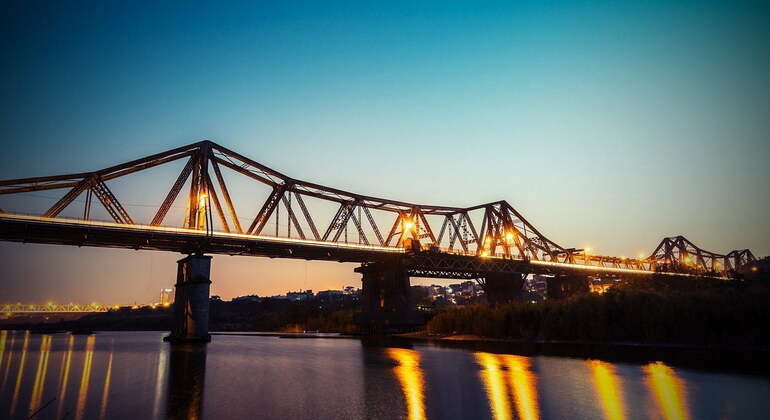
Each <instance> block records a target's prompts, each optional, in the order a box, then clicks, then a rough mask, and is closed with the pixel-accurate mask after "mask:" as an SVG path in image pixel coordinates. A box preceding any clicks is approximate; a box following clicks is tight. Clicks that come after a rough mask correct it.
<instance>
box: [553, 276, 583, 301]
mask: <svg viewBox="0 0 770 420" xmlns="http://www.w3.org/2000/svg"><path fill="white" fill-rule="evenodd" d="M547 288H548V299H563V298H568V297H570V296H573V295H576V294H580V293H587V292H588V277H587V276H576V275H569V276H556V277H553V278H549V279H548V284H547Z"/></svg>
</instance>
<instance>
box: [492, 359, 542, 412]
mask: <svg viewBox="0 0 770 420" xmlns="http://www.w3.org/2000/svg"><path fill="white" fill-rule="evenodd" d="M499 357H500V359H502V361H503V363H504V364H505V366H506V367H508V380H509V384H510V386H511V396H512V397H513V402H514V403H515V404H516V413H517V414H518V415H519V419H521V420H536V419H539V418H540V407H539V405H538V403H537V377H535V374H534V373H533V372H532V371H531V370H530V369H529V367H530V364H531V359H530V358H529V357H524V356H512V355H502V356H499Z"/></svg>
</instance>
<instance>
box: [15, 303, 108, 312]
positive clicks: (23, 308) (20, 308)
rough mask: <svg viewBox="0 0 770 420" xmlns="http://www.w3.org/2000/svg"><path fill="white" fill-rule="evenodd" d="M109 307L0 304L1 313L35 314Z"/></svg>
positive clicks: (104, 309)
mask: <svg viewBox="0 0 770 420" xmlns="http://www.w3.org/2000/svg"><path fill="white" fill-rule="evenodd" d="M109 310H110V307H108V306H106V305H101V304H98V303H89V304H86V305H84V304H78V303H65V304H59V303H46V304H34V303H33V304H27V303H23V304H22V303H14V304H2V305H0V313H2V314H36V313H57V314H64V313H88V312H107V311H109Z"/></svg>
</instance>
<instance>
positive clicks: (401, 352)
mask: <svg viewBox="0 0 770 420" xmlns="http://www.w3.org/2000/svg"><path fill="white" fill-rule="evenodd" d="M386 352H387V354H388V356H389V357H390V358H391V359H393V360H395V361H396V362H398V364H399V365H398V366H396V367H395V368H393V370H394V371H395V374H396V378H398V382H399V383H400V384H401V391H402V392H403V393H404V400H405V402H406V411H407V414H408V418H409V420H425V419H426V418H427V417H426V416H425V378H424V376H423V373H422V369H421V368H420V353H418V352H416V351H414V350H408V349H400V348H389V349H387V350H386Z"/></svg>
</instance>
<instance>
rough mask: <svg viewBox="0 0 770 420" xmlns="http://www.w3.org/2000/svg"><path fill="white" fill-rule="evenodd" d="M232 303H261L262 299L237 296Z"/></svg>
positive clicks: (251, 296)
mask: <svg viewBox="0 0 770 420" xmlns="http://www.w3.org/2000/svg"><path fill="white" fill-rule="evenodd" d="M232 302H241V303H244V302H262V298H261V297H259V296H257V295H247V296H238V297H234V298H233V299H232Z"/></svg>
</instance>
